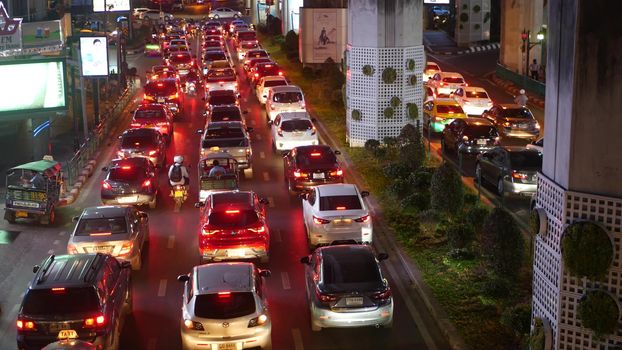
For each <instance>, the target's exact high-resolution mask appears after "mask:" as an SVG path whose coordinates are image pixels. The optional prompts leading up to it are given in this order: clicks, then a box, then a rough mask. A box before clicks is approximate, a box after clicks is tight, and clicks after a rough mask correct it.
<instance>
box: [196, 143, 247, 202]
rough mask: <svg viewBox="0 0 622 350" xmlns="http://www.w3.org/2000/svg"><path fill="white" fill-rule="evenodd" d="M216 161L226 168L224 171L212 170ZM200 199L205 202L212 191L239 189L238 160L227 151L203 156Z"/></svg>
mask: <svg viewBox="0 0 622 350" xmlns="http://www.w3.org/2000/svg"><path fill="white" fill-rule="evenodd" d="M214 161H217V162H218V165H219V166H221V167H222V168H223V169H224V172H222V171H221V172H216V173H212V176H210V172H211V170H212V168H213V167H214V164H215V163H214ZM197 168H198V171H199V184H200V185H199V186H200V187H199V201H201V202H203V201H205V199H206V198H207V196H208V195H209V194H210V193H211V192H216V191H230V190H237V189H238V181H239V179H238V174H239V169H238V162H237V160H235V158H234V157H233V156H232V155H231V154H229V153H227V152H222V151H221V152H214V153H210V154H208V155H207V156H206V157H204V158H201V160H200V161H199V166H198V167H197Z"/></svg>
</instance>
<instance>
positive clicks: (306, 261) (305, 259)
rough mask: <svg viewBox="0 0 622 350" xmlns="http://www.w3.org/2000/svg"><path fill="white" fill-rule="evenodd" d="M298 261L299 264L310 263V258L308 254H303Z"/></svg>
mask: <svg viewBox="0 0 622 350" xmlns="http://www.w3.org/2000/svg"><path fill="white" fill-rule="evenodd" d="M300 263H301V264H305V265H309V263H311V259H309V257H308V256H303V257H302V258H300Z"/></svg>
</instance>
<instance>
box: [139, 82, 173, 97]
mask: <svg viewBox="0 0 622 350" xmlns="http://www.w3.org/2000/svg"><path fill="white" fill-rule="evenodd" d="M175 93H177V86H176V85H175V82H174V81H150V82H148V83H147V84H146V85H145V94H147V95H151V96H170V95H174V94H175Z"/></svg>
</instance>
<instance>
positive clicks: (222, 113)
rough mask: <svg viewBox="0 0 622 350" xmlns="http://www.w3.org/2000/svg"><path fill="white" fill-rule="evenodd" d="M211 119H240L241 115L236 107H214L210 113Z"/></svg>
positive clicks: (214, 120) (215, 120)
mask: <svg viewBox="0 0 622 350" xmlns="http://www.w3.org/2000/svg"><path fill="white" fill-rule="evenodd" d="M211 120H212V121H213V122H217V121H241V120H242V115H241V114H240V110H239V109H238V108H228V107H225V108H214V110H213V111H212V114H211Z"/></svg>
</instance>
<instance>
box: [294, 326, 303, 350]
mask: <svg viewBox="0 0 622 350" xmlns="http://www.w3.org/2000/svg"><path fill="white" fill-rule="evenodd" d="M292 338H294V350H304V346H303V345H302V334H300V329H298V328H294V329H292Z"/></svg>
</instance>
